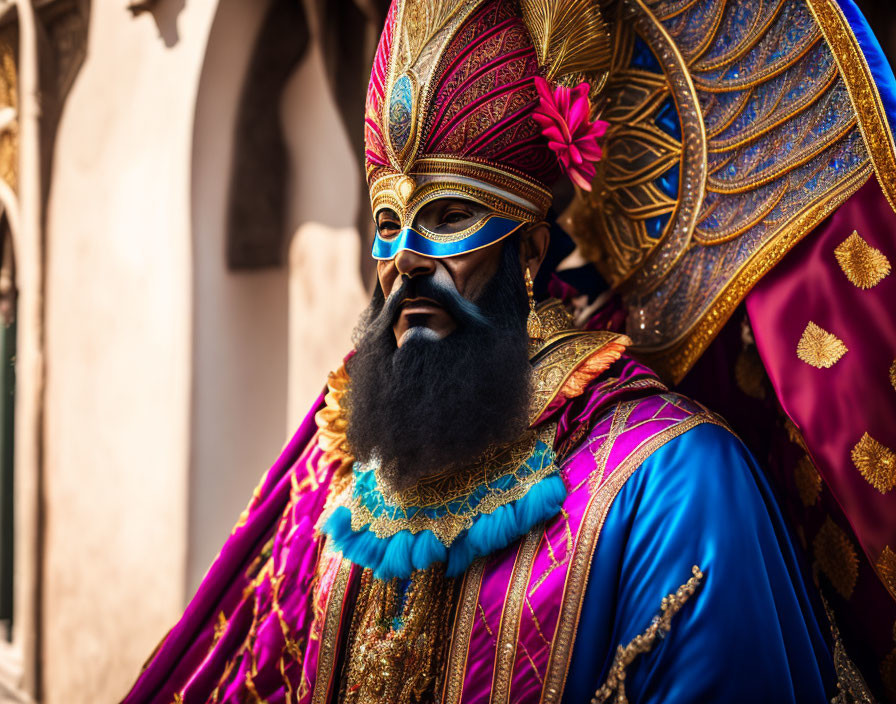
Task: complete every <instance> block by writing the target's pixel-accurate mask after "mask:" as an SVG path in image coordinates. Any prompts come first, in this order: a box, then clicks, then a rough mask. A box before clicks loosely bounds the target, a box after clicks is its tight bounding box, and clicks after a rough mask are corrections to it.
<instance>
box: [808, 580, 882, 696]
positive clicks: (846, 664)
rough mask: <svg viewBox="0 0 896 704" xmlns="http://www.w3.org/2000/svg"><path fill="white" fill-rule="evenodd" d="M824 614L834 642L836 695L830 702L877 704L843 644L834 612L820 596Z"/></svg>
mask: <svg viewBox="0 0 896 704" xmlns="http://www.w3.org/2000/svg"><path fill="white" fill-rule="evenodd" d="M821 601H822V603H823V604H824V610H825V614H826V615H827V617H828V624H829V625H830V627H831V640H832V641H833V643H834V652H833V656H834V673H835V674H836V675H837V696H835V697H834V698H833V699H831V704H877V700H876V699H875V698H874V697H873V696H872V694H871V690H870V689H868V685H867V684H866V683H865V678H864V677H862V673H861V672H859V669H858V668H857V667H856V666H855V663H853V661H852V659H851V658H850V657H849V655H848V654H847V652H846V648H845V647H844V646H843V639H842V638H841V637H840V629H838V628H837V623H836V622H835V621H834V612H833V610H832V609H831V607H830V605H829V604H828V602H827V600H826V599H825V598H824V597H822V598H821Z"/></svg>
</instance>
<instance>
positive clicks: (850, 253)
mask: <svg viewBox="0 0 896 704" xmlns="http://www.w3.org/2000/svg"><path fill="white" fill-rule="evenodd" d="M834 256H835V257H837V263H838V264H839V265H840V268H841V269H843V273H844V274H846V278H847V279H849V280H850V282H852V283H853V284H854V285H855V286H858V287H859V288H874V287H875V286H877V285H878V284H879V283H880V282H881V281H883V280H884V279H885V278H886V277H887V275H888V274H889V273H890V260H889V259H887V257H886V255H884V253H883V252H881V251H880V250H879V249H875V248H874V247H872V246H871V245H870V244H868V243H867V242H866V241H865V240H864V239H862V236H861V235H859V233H858V232H853V233H852V234H851V235H850V236H849V237H847V238H846V239H845V240H843V242H841V243H840V244H839V245H838V246H837V248H836V249H835V250H834Z"/></svg>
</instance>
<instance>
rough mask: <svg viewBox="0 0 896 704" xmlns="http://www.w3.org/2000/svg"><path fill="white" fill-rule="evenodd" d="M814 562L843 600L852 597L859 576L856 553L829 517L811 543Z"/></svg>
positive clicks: (844, 534)
mask: <svg viewBox="0 0 896 704" xmlns="http://www.w3.org/2000/svg"><path fill="white" fill-rule="evenodd" d="M812 552H813V554H814V555H815V562H816V563H817V564H818V566H819V568H820V569H821V571H822V572H823V573H824V574H825V576H826V577H827V578H828V579H829V580H830V582H831V584H832V585H833V586H834V589H836V590H837V591H838V592H840V594H841V595H842V596H843V598H844V599H849V597H851V596H852V592H853V590H854V589H855V588H856V579H857V578H858V576H859V560H858V558H857V557H856V551H855V549H854V548H853V546H852V543H850V542H849V538H847V537H846V533H844V532H843V531H842V530H840V528H839V527H837V524H836V523H834V522H833V521H832V520H831V519H830V517H828V518H826V519H825V522H824V525H823V526H822V527H821V530H819V531H818V535H816V536H815V540H813V541H812Z"/></svg>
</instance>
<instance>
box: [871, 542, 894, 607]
mask: <svg viewBox="0 0 896 704" xmlns="http://www.w3.org/2000/svg"><path fill="white" fill-rule="evenodd" d="M875 567H877V574H878V576H879V577H880V580H881V581H882V582H883V583H884V586H885V587H886V588H887V591H889V592H890V595H891V596H892V597H893V598H894V599H896V552H893V550H892V549H891V548H890V546H889V545H884V549H883V552H881V554H880V557H878V558H877V564H876V565H875Z"/></svg>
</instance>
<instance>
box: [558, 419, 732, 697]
mask: <svg viewBox="0 0 896 704" xmlns="http://www.w3.org/2000/svg"><path fill="white" fill-rule="evenodd" d="M702 423H713V424H715V425H722V427H725V426H724V425H723V424H722V423H721V422H720V421H719V419H718V418H716V417H715V416H713V415H711V414H710V413H701V414H696V415H693V416H690V417H689V418H687V419H685V420H683V421H681V422H680V423H678V424H677V425H674V426H672V427H671V428H668V429H667V430H665V431H663V432H661V433H658V434H657V435H655V436H653V437H651V438H650V439H649V440H647V441H646V442H645V443H643V444H642V445H641V446H640V447H638V448H637V449H636V450H635V451H634V452H632V453H631V454H630V455H629V456H628V457H627V458H626V459H625V460H623V461H622V462H621V463H620V464H619V466H618V467H617V468H616V469H615V470H614V472H613V474H612V475H610V478H609V479H607V481H606V483H605V484H604V485H603V486H601V487H600V489H599V490H598V491H597V492H595V493H594V494H593V495H592V496H591V499H590V500H589V502H588V506H587V508H586V509H585V517H584V519H583V520H582V526H581V528H580V529H579V533H578V535H579V540H578V542H577V543H576V547H575V551H574V553H573V555H572V557H571V558H570V564H569V571H568V573H567V578H566V585H565V587H564V590H563V601H562V603H561V604H560V616H559V618H558V621H557V630H556V634H555V636H554V640H553V642H552V643H551V654H550V658H549V660H548V667H547V674H546V676H545V681H544V686H543V687H542V690H541V701H542V702H543V703H545V704H554V703H555V702H559V701H560V698H561V696H562V695H563V689H564V687H565V686H566V676H567V673H568V671H569V663H570V658H571V656H572V646H573V642H574V641H575V635H576V630H577V629H578V627H579V617H580V615H581V613H582V602H583V600H584V598H585V586H586V585H587V582H588V574H589V571H590V569H591V560H592V557H593V555H594V548H595V545H596V544H597V540H598V537H599V536H600V532H601V529H602V528H603V525H604V521H606V518H607V513H609V510H610V506H612V504H613V500H614V499H615V498H616V495H617V494H618V493H619V491H620V490H621V489H622V487H623V486H624V485H625V482H626V481H628V479H629V478H630V477H631V476H632V474H633V473H634V472H635V470H636V469H638V467H640V466H641V464H642V463H643V462H644V460H645V459H647V457H649V456H650V455H651V454H652V453H653V452H655V451H656V450H657V449H658V448H659V447H661V446H662V445H664V444H665V443H667V442H669V441H670V440H672V439H673V438H676V437H678V436H679V435H681V434H682V433H685V432H687V431H688V430H690V429H691V428H694V427H696V426H698V425H700V424H702Z"/></svg>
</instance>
